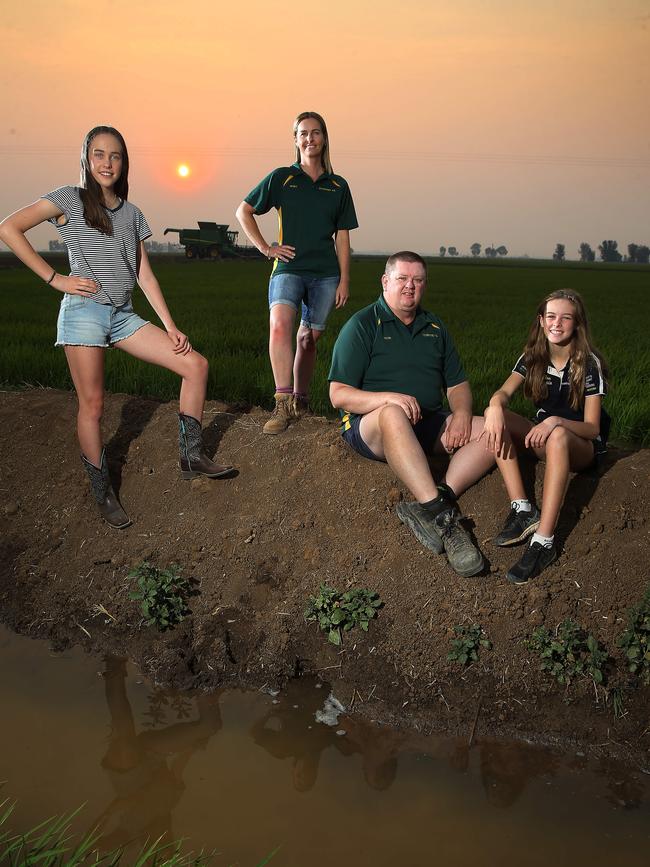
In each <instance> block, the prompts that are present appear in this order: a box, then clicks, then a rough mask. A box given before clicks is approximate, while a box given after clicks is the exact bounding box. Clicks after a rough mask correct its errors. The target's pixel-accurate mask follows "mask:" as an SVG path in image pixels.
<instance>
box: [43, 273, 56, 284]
mask: <svg viewBox="0 0 650 867" xmlns="http://www.w3.org/2000/svg"><path fill="white" fill-rule="evenodd" d="M55 277H56V271H52V276H51V277H50V279H49V280H46V281H45V285H46V286H49V285H50V284H51V283H52V280H54V278H55Z"/></svg>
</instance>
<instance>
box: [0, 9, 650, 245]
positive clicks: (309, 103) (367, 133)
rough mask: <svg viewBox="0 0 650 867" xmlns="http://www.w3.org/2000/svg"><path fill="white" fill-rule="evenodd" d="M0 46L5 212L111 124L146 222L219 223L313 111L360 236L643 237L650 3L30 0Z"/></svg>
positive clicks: (281, 156)
mask: <svg viewBox="0 0 650 867" xmlns="http://www.w3.org/2000/svg"><path fill="white" fill-rule="evenodd" d="M0 44H2V53H1V56H0V93H1V95H2V107H3V108H2V125H1V127H0V155H1V157H2V160H1V166H2V168H1V170H0V171H1V174H0V212H1V213H2V215H5V214H7V213H9V212H11V211H13V210H15V209H16V208H18V207H20V206H22V205H25V204H28V203H29V202H31V201H33V200H34V199H36V198H38V196H39V195H41V194H42V193H45V192H47V191H49V190H51V189H53V188H55V187H58V186H62V185H63V184H66V183H76V182H77V181H78V152H79V147H80V144H81V140H82V139H83V136H84V134H85V133H86V131H87V130H88V129H89V128H90V127H92V126H94V125H96V124H98V123H109V124H112V125H114V126H116V127H117V128H118V129H120V130H121V131H122V133H123V134H124V136H125V138H126V141H127V144H128V145H129V150H130V156H131V175H130V181H131V194H130V198H131V200H132V201H133V202H135V203H136V204H137V205H139V207H140V208H141V209H142V210H143V211H144V213H145V216H146V217H147V219H148V220H149V223H150V224H151V227H152V229H153V232H154V238H155V239H156V240H161V241H162V240H163V234H162V233H163V230H164V229H165V227H167V226H174V227H191V226H193V225H195V223H196V221H197V220H198V219H202V220H203V219H206V220H216V221H217V222H224V223H230V224H234V223H235V222H236V221H235V217H234V210H235V208H236V206H237V205H238V204H239V202H240V201H241V199H242V198H243V197H244V195H245V194H246V193H247V192H248V191H249V190H250V189H251V188H252V187H253V186H254V185H255V183H256V182H257V181H258V180H259V179H260V178H261V177H262V176H263V175H264V174H266V173H267V172H268V171H270V170H271V169H272V168H274V167H276V166H279V165H283V164H288V163H290V162H292V161H293V149H292V138H291V124H292V121H293V118H294V117H295V115H296V114H297V113H298V112H300V111H303V110H306V109H309V110H316V111H318V112H320V113H321V114H323V115H324V116H325V118H326V120H327V123H328V126H329V131H330V145H331V153H332V161H333V165H334V170H335V171H336V172H338V173H339V174H342V175H343V176H344V177H345V178H346V179H347V180H348V182H349V184H350V187H351V189H352V193H353V196H354V200H355V204H356V208H357V214H358V218H359V224H360V228H359V229H357V230H356V231H355V232H353V233H352V245H353V247H354V248H355V249H356V250H359V251H372V250H381V251H391V250H395V249H400V248H405V247H406V248H412V249H415V250H418V251H419V252H422V253H426V254H431V253H434V252H437V251H438V248H439V247H440V245H444V246H449V245H455V246H456V247H457V248H458V249H459V250H461V251H464V252H468V250H469V246H470V244H472V242H474V241H478V242H479V243H481V244H482V245H483V246H486V245H489V244H492V243H493V244H495V245H497V246H498V245H500V244H505V246H506V247H507V248H508V250H509V251H510V252H511V253H512V254H515V255H521V254H529V255H538V256H551V255H552V253H553V249H554V247H555V244H556V242H558V241H559V242H563V243H564V244H566V246H567V255H568V256H569V257H571V258H575V257H577V247H578V245H579V243H580V242H581V241H588V242H589V243H591V244H592V246H593V247H596V246H597V245H598V244H599V243H600V242H601V241H602V240H603V239H605V238H607V239H609V238H614V239H616V240H618V242H619V248H623V249H624V248H625V247H626V245H627V243H629V242H631V241H634V242H637V243H650V196H649V195H648V189H649V180H650V112H649V111H648V94H649V93H650V3H649V2H648V0H618V2H616V3H614V2H613V0H612V2H609V0H608V2H606V0H564V2H551V0H540V2H536V3H532V2H524V0H520V2H514V0H490V2H487V0H457V2H455V3H451V2H445V3H442V2H439V0H402V2H399V3H395V2H388V0H352V2H342V0H332V2H330V3H311V4H309V5H308V6H304V4H299V3H291V4H289V3H284V2H275V3H269V2H266V3H262V2H259V0H251V2H249V3H243V2H237V3H232V4H228V3H224V2H218V3H215V2H213V0H212V2H204V0H194V2H185V3H172V2H169V0H159V2H148V0H142V2H140V3H139V4H134V3H132V2H125V0H112V2H111V0H104V2H103V3H100V4H88V3H86V2H81V0H58V2H56V3H53V2H51V0H48V2H41V0H24V2H22V3H19V4H11V5H5V8H4V10H3V14H2V18H1V19H0ZM181 164H185V165H187V166H188V168H189V170H190V173H189V175H188V176H187V177H185V178H181V177H179V175H178V173H177V168H178V166H179V165H181ZM235 228H238V227H235ZM263 229H264V231H265V232H266V233H267V238H268V240H272V239H273V232H274V230H275V220H274V219H269V218H266V219H265V221H264V222H263ZM54 237H56V234H55V231H54V230H53V229H51V228H50V227H40V228H38V229H36V230H34V232H33V233H32V240H33V242H34V243H35V245H37V246H46V244H47V241H48V240H49V239H51V238H54ZM167 239H169V236H168V238H167Z"/></svg>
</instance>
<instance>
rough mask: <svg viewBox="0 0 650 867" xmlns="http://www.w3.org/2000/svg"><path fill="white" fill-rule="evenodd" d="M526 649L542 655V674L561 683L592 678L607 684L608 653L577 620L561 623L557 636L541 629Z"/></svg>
mask: <svg viewBox="0 0 650 867" xmlns="http://www.w3.org/2000/svg"><path fill="white" fill-rule="evenodd" d="M526 645H527V647H528V648H529V649H530V650H534V651H535V652H536V653H538V654H539V656H540V659H541V660H542V665H541V668H542V671H547V672H548V673H549V674H550V675H551V676H552V677H554V678H555V679H556V680H557V681H558V683H569V682H570V681H571V680H572V679H573V678H574V677H578V676H585V677H591V678H592V680H593V681H594V682H595V683H598V684H602V683H604V682H605V665H606V663H607V661H608V659H609V656H608V654H607V651H606V650H605V649H604V648H603V647H602V646H601V645H600V644H599V643H598V641H597V639H596V638H594V636H593V635H591V634H587V633H586V632H585V630H584V629H583V628H582V627H581V626H579V625H578V624H577V623H576V622H575V621H574V620H571V619H568V620H565V621H563V622H562V623H560V625H559V626H558V628H557V630H556V634H555V635H553V634H551V633H550V632H549V631H548V629H546V627H545V626H538V627H537V629H535V631H534V632H533V634H532V636H531V637H530V639H529V640H528V641H527V642H526Z"/></svg>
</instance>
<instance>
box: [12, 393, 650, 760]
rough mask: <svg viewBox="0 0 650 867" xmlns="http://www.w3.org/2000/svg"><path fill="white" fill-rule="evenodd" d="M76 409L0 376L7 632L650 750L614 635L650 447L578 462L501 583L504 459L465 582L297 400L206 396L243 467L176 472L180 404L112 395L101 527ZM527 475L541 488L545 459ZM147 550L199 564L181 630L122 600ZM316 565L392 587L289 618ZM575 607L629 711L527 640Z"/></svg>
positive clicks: (159, 672) (508, 555) (221, 453)
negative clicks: (514, 577) (560, 503)
mask: <svg viewBox="0 0 650 867" xmlns="http://www.w3.org/2000/svg"><path fill="white" fill-rule="evenodd" d="M75 409H76V401H75V397H74V395H72V394H69V393H64V392H58V391H50V390H32V391H26V392H19V393H15V392H14V393H3V394H1V395H0V419H1V422H2V423H1V425H0V448H1V454H2V465H1V478H0V486H1V487H2V503H1V507H0V521H1V523H2V555H3V556H2V574H1V577H0V616H1V617H2V619H3V620H4V621H5V622H6V623H8V624H9V625H12V626H13V627H14V628H15V629H16V630H18V631H20V632H23V633H28V634H30V635H33V636H38V637H48V638H50V639H52V640H53V641H54V642H55V644H56V645H57V646H66V645H68V644H70V643H78V644H82V645H84V646H85V647H87V648H88V649H89V650H93V651H95V652H109V651H110V652H116V651H119V652H120V653H126V654H128V655H129V656H131V657H132V658H133V659H134V660H135V661H137V662H138V663H139V664H140V665H141V666H142V667H143V669H144V670H145V671H147V673H148V674H149V675H151V676H152V677H153V678H154V679H155V680H156V681H157V682H159V683H164V684H166V685H170V686H176V687H199V688H203V689H210V688H214V687H216V686H217V685H222V684H224V683H235V682H237V683H243V684H246V685H251V686H252V685H258V686H261V685H262V684H265V683H266V684H268V685H279V684H281V683H283V682H285V681H286V680H287V679H288V678H290V677H293V676H295V675H296V674H300V673H303V672H307V671H309V672H312V673H316V674H318V675H319V676H320V677H322V678H323V679H326V680H328V681H330V682H332V683H333V685H334V688H335V691H336V694H337V696H339V697H340V699H341V700H342V701H343V702H344V703H345V704H346V705H347V706H348V708H350V707H352V708H353V709H354V710H355V711H360V712H362V713H365V714H367V715H368V716H371V717H373V718H375V719H381V720H384V721H389V722H393V723H396V722H397V723H401V724H409V725H414V726H416V727H418V728H420V729H423V730H426V731H433V730H438V731H449V732H456V733H458V732H463V731H466V732H467V733H468V734H469V733H470V732H471V731H472V730H473V729H474V728H478V730H480V732H481V733H482V734H487V733H490V734H499V735H500V734H513V733H515V734H518V735H519V736H526V737H535V738H537V739H538V740H544V741H546V742H549V741H550V742H552V741H554V740H557V741H563V742H567V741H570V742H572V743H574V744H580V745H581V746H582V748H584V747H586V746H589V745H591V747H592V748H593V747H594V746H595V745H596V746H598V747H599V748H600V749H602V750H605V751H607V752H610V753H625V752H626V751H627V753H628V755H629V756H632V757H633V758H634V759H635V760H636V761H637V762H645V764H646V766H647V763H648V756H647V750H648V748H650V730H649V729H648V723H647V700H648V689H647V688H640V689H632V688H631V681H630V680H629V677H628V675H627V673H626V672H625V667H624V664H623V659H622V656H621V652H620V650H618V649H617V647H616V639H617V637H618V636H619V635H620V632H621V631H622V629H623V627H624V624H625V620H626V611H627V609H628V608H629V607H630V606H631V605H633V604H635V603H637V602H638V601H639V599H640V597H641V595H642V593H643V591H644V589H645V587H646V585H647V584H648V581H649V580H650V570H649V567H648V559H647V550H648V485H647V481H648V477H649V470H650V452H648V451H639V452H617V451H612V452H610V455H609V456H608V460H607V462H606V464H605V466H604V467H603V468H602V470H601V473H600V474H599V475H590V474H583V475H580V476H577V477H575V478H574V479H573V480H572V482H571V485H570V488H569V492H568V494H567V501H566V504H565V507H564V509H563V512H562V518H561V523H560V526H559V528H558V537H559V539H560V542H561V544H562V546H563V547H562V551H561V554H560V557H559V559H558V562H557V563H556V564H555V565H554V566H552V567H550V568H549V569H548V570H547V571H546V572H545V573H544V574H543V575H542V576H541V577H540V578H538V579H537V580H536V581H534V582H532V584H531V585H530V586H529V587H523V588H516V587H512V586H511V585H509V584H508V582H507V581H506V580H505V572H506V570H507V568H508V567H509V566H510V565H511V564H512V561H513V559H514V556H516V555H514V556H513V552H512V551H507V550H506V551H504V550H502V549H498V548H496V547H495V546H494V545H493V544H492V543H491V541H490V540H491V539H492V537H493V536H494V535H495V533H496V532H497V531H498V530H499V529H500V526H501V523H502V521H503V517H504V514H505V512H506V510H507V502H506V496H505V493H504V489H503V486H502V483H501V479H500V477H499V475H498V473H496V472H495V473H492V474H491V475H490V476H489V477H487V478H486V479H484V480H483V481H482V482H481V483H480V484H479V485H477V486H475V487H474V488H473V489H472V490H470V491H468V492H467V493H466V494H465V495H464V496H463V497H462V500H461V506H462V509H463V512H464V513H465V515H466V516H467V517H468V519H469V521H470V523H471V524H472V525H473V527H474V532H475V535H476V538H477V540H478V542H479V544H480V546H481V549H482V550H483V552H484V554H485V557H486V561H487V563H488V565H487V567H486V570H485V572H484V574H482V575H480V576H478V577H477V578H473V579H460V578H458V577H457V576H456V575H455V574H454V573H453V572H452V571H451V569H450V568H449V566H448V565H447V563H446V561H445V559H444V557H441V556H435V555H434V554H431V553H429V552H428V551H426V550H425V549H424V548H422V547H421V546H420V545H419V544H418V543H417V541H416V540H415V539H414V538H413V537H412V536H411V535H410V533H409V531H408V530H407V529H405V528H404V527H403V526H402V525H401V524H400V523H399V521H398V520H397V518H396V516H395V514H394V505H395V503H396V502H397V501H398V499H399V497H400V496H401V495H405V494H406V496H408V494H407V493H406V492H405V491H403V490H401V489H400V486H399V485H398V484H397V482H396V480H395V477H394V476H393V475H392V473H391V471H390V470H389V468H388V467H386V466H384V465H381V464H375V463H371V462H369V461H363V460H362V459H360V458H358V457H356V456H355V455H353V454H352V453H351V452H350V451H349V450H348V449H347V447H346V446H345V444H344V443H343V442H342V441H341V439H340V437H339V435H338V430H337V426H336V425H335V424H334V423H332V422H330V421H327V420H325V419H322V418H307V419H304V420H302V421H301V422H300V423H298V424H295V425H293V426H292V427H291V428H290V430H289V431H288V432H287V433H286V434H285V435H282V436H280V437H265V436H263V435H262V433H261V429H262V425H263V423H264V421H265V419H266V415H265V414H264V413H263V412H262V411H260V410H252V411H248V410H247V409H246V408H241V407H237V406H226V405H223V404H216V403H210V404H209V405H208V407H207V412H206V416H205V425H206V441H207V444H208V446H209V448H210V449H211V450H212V451H214V452H216V453H217V454H218V460H219V461H221V462H228V463H233V464H235V465H236V468H237V475H236V476H235V477H234V478H231V479H225V480H218V481H207V480H203V479H198V480H194V481H192V482H189V483H188V482H183V481H181V479H180V477H179V472H178V468H177V449H176V439H177V431H176V427H177V424H176V415H175V413H176V409H177V407H176V406H175V405H173V404H170V403H161V402H159V401H155V400H143V399H141V398H132V397H129V396H125V395H111V396H109V397H108V399H107V405H106V416H105V431H106V434H107V443H108V454H109V464H110V466H111V469H112V474H113V478H114V480H115V482H116V488H117V489H119V493H120V497H121V500H122V502H123V503H124V505H125V507H126V508H127V511H128V512H129V514H130V516H131V517H132V519H133V525H132V526H131V527H130V528H128V529H126V530H123V531H114V530H111V529H110V528H108V527H107V526H106V525H105V524H103V523H102V522H101V520H100V519H99V517H98V516H97V515H96V513H95V510H94V506H93V504H92V502H91V500H90V495H89V490H88V485H87V482H86V480H85V478H84V476H83V473H82V469H81V466H80V461H79V455H78V450H77V445H76V441H75V437H74V415H75ZM530 472H531V474H532V475H533V476H534V475H535V473H536V474H537V478H536V482H535V483H536V486H537V493H538V494H539V493H540V491H539V485H540V480H541V473H540V470H539V468H537V470H536V469H535V467H534V466H532V465H531V467H530ZM142 560H150V561H152V562H154V563H156V564H157V565H159V566H167V565H169V564H171V563H178V564H179V565H180V566H181V568H182V570H183V572H184V574H185V575H192V576H194V577H195V578H196V579H197V582H198V584H197V588H198V592H197V594H196V595H195V596H194V597H193V599H192V601H191V608H192V615H191V616H190V617H188V618H187V619H186V620H185V621H184V622H183V623H182V624H181V625H180V626H179V627H178V628H176V629H174V630H171V631H168V632H166V633H159V632H157V631H156V629H155V628H154V627H144V626H143V625H142V621H141V616H140V613H139V610H138V606H137V603H135V602H133V601H132V600H131V599H130V598H129V591H130V590H131V589H132V586H133V582H132V580H131V579H129V578H128V572H129V571H130V569H131V568H132V567H133V566H134V565H136V564H138V563H139V562H140V561H142ZM323 582H324V583H328V584H330V585H333V586H335V587H338V588H340V589H344V588H347V587H369V588H371V589H373V590H377V591H378V592H379V593H380V595H381V597H382V599H383V600H384V602H385V607H384V609H383V610H382V612H381V614H380V616H379V618H378V620H376V621H373V623H372V624H371V626H370V630H369V632H368V633H367V634H364V633H361V632H360V633H359V634H358V635H357V634H356V633H357V632H358V630H355V632H354V633H351V634H350V635H349V636H346V638H345V640H344V643H343V645H342V647H341V648H336V647H334V646H333V645H330V644H328V643H327V642H326V641H325V639H324V637H323V636H322V634H321V633H319V632H318V630H317V628H316V626H315V625H314V624H313V623H312V624H307V623H305V621H304V618H303V610H304V607H305V604H306V601H307V598H308V596H309V595H310V594H313V593H315V592H316V591H317V589H318V586H319V584H320V583H323ZM103 611H105V612H108V614H106V613H102V612H103ZM567 617H572V618H574V619H575V620H577V621H578V622H579V623H581V624H582V625H584V626H585V627H586V628H587V629H589V630H590V631H591V632H593V633H594V635H595V636H596V637H597V638H598V639H599V640H600V641H602V642H603V643H604V644H605V645H606V647H607V649H608V650H609V652H610V653H611V654H612V656H613V658H614V659H613V662H612V663H611V664H610V680H609V684H610V687H611V685H612V684H617V685H618V686H620V687H621V688H622V689H623V706H624V710H625V712H624V714H623V716H621V717H615V716H614V714H613V710H612V702H611V700H608V695H607V692H606V691H605V690H603V689H602V688H595V687H594V684H593V683H592V682H591V681H590V680H589V681H588V680H582V681H576V682H575V683H573V684H572V685H571V686H570V688H569V689H566V690H565V689H564V688H563V687H560V686H558V685H557V684H556V683H555V681H551V680H549V679H548V678H547V676H545V675H543V674H542V673H541V672H540V671H539V663H538V660H537V659H535V658H534V657H533V655H532V653H531V651H529V650H527V649H526V647H525V644H524V641H525V639H526V638H527V637H528V636H529V635H530V633H531V632H532V630H533V629H534V627H535V626H538V625H542V624H544V625H546V626H547V627H548V628H549V629H552V628H555V627H556V625H557V624H558V623H560V622H561V621H562V620H564V619H565V618H567ZM471 622H478V623H480V624H481V625H482V626H483V628H484V629H485V631H486V632H487V634H488V636H489V637H490V639H491V640H492V642H493V648H492V649H491V650H490V651H484V652H483V653H482V655H481V658H480V660H479V662H478V663H476V664H474V665H473V666H471V667H470V668H469V669H467V670H463V671H461V670H460V669H459V668H458V666H457V665H455V664H454V663H451V662H448V661H447V653H448V651H449V647H450V641H451V639H452V637H453V627H454V626H455V625H456V624H461V623H471Z"/></svg>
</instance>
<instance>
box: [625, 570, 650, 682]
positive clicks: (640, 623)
mask: <svg viewBox="0 0 650 867" xmlns="http://www.w3.org/2000/svg"><path fill="white" fill-rule="evenodd" d="M617 644H618V646H619V647H622V648H623V650H624V651H625V657H626V660H627V668H628V671H631V672H632V674H635V675H637V677H638V678H639V679H640V680H641V682H642V683H644V684H645V685H646V686H648V685H650V585H648V587H647V589H646V591H645V593H644V594H643V599H642V600H641V603H640V604H639V605H637V606H636V607H635V608H632V609H631V610H630V612H629V613H628V623H627V629H626V630H625V632H623V634H622V635H621V636H620V638H619V639H618V641H617Z"/></svg>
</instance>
